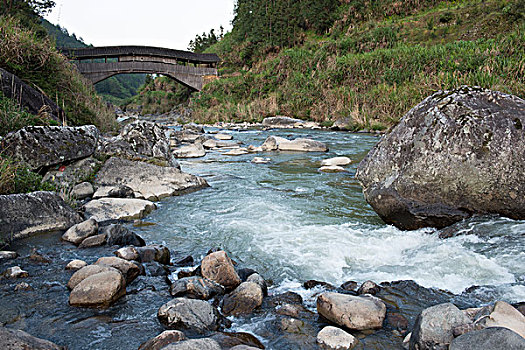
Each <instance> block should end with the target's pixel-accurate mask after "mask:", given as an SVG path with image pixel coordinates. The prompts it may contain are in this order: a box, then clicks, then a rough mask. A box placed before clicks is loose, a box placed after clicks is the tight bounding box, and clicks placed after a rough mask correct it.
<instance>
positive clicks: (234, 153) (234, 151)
mask: <svg viewBox="0 0 525 350" xmlns="http://www.w3.org/2000/svg"><path fill="white" fill-rule="evenodd" d="M248 153H250V152H248V150H247V149H246V148H237V149H232V150H231V151H228V152H225V153H223V155H225V156H243V155H245V154H248Z"/></svg>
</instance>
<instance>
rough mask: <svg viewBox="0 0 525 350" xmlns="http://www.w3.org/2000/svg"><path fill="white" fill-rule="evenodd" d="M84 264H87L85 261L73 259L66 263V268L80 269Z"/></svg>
mask: <svg viewBox="0 0 525 350" xmlns="http://www.w3.org/2000/svg"><path fill="white" fill-rule="evenodd" d="M85 266H87V262H85V261H84V260H79V259H75V260H71V261H70V262H68V263H67V265H66V270H80V269H81V268H83V267H85Z"/></svg>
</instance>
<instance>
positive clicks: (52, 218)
mask: <svg viewBox="0 0 525 350" xmlns="http://www.w3.org/2000/svg"><path fill="white" fill-rule="evenodd" d="M81 221H82V219H81V218H80V216H79V215H78V214H77V213H76V212H75V211H74V210H73V209H71V207H70V206H69V205H67V204H66V202H64V200H63V199H62V198H60V196H59V195H58V194H56V193H55V192H33V193H24V194H11V195H0V239H3V240H5V241H9V240H10V239H19V238H23V237H27V236H30V235H34V234H37V233H43V232H50V231H61V230H67V229H68V228H70V227H71V226H73V225H75V224H77V223H79V222H81Z"/></svg>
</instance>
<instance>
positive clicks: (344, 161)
mask: <svg viewBox="0 0 525 350" xmlns="http://www.w3.org/2000/svg"><path fill="white" fill-rule="evenodd" d="M350 163H352V160H351V159H350V158H348V157H334V158H330V159H324V160H322V161H321V165H322V166H332V165H338V166H345V165H348V164H350Z"/></svg>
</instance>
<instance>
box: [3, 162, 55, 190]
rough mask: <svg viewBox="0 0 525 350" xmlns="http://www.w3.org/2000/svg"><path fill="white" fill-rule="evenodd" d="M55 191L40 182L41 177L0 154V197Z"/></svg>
mask: <svg viewBox="0 0 525 350" xmlns="http://www.w3.org/2000/svg"><path fill="white" fill-rule="evenodd" d="M55 190H56V188H55V186H53V185H52V184H51V183H48V182H42V176H40V175H39V174H37V173H34V172H32V171H31V170H30V169H29V167H27V166H26V165H24V164H22V163H21V162H18V161H14V160H12V159H11V158H9V157H6V156H4V155H2V154H0V195H3V194H13V193H29V192H34V191H55Z"/></svg>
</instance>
